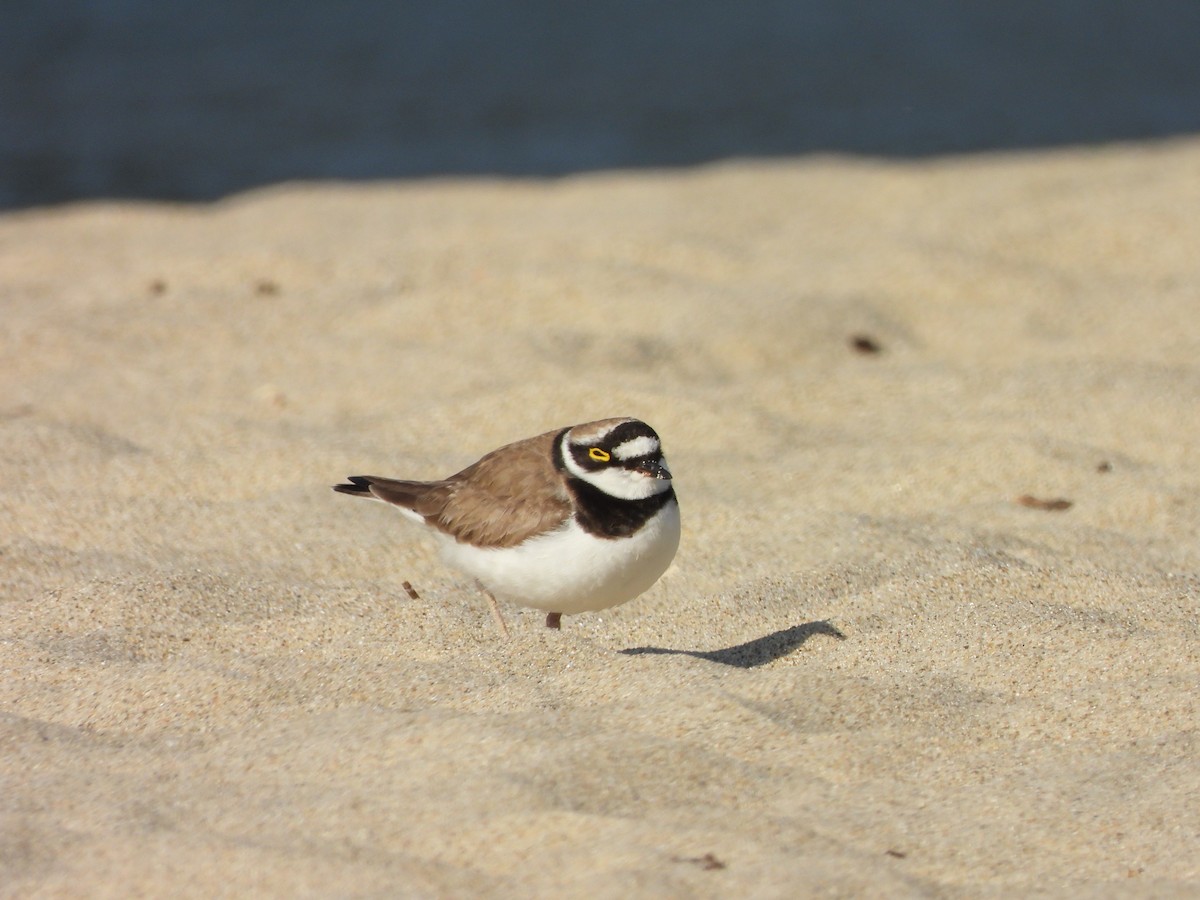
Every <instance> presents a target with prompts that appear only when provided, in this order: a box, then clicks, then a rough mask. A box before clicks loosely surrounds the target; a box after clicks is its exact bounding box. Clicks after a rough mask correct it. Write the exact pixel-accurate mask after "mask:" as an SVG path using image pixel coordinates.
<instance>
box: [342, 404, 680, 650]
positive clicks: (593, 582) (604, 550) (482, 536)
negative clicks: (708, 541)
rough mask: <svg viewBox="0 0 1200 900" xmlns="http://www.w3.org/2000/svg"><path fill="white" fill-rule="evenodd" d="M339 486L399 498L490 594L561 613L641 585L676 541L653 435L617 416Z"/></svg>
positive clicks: (664, 470) (666, 560)
mask: <svg viewBox="0 0 1200 900" xmlns="http://www.w3.org/2000/svg"><path fill="white" fill-rule="evenodd" d="M333 489H334V490H335V491H338V492H340V493H343V494H349V495H351V496H353V497H363V498H366V499H370V500H379V501H382V502H384V503H388V504H391V505H393V506H395V507H396V508H397V509H399V511H400V512H401V513H403V514H404V515H405V516H406V517H407V518H409V519H411V520H413V521H415V522H418V523H420V524H422V525H424V526H425V527H427V528H428V529H429V530H430V531H431V532H432V534H433V535H434V536H435V538H436V539H437V541H438V543H439V544H440V549H441V555H442V559H443V561H445V562H446V563H447V564H449V565H450V566H452V567H454V568H456V569H458V570H459V571H461V572H464V573H466V574H467V575H469V576H471V577H472V578H474V579H475V581H476V582H477V584H478V585H479V587H480V589H481V590H482V592H483V594H484V596H485V598H486V599H487V601H488V604H489V606H490V607H491V610H492V614H493V616H494V617H495V619H496V622H497V624H498V626H499V628H500V631H501V632H502V633H503V634H504V635H506V636H507V635H508V628H507V626H506V625H505V623H504V617H503V615H502V614H501V612H500V608H499V605H498V603H497V598H500V599H502V600H505V601H507V602H511V603H515V604H517V605H518V606H526V607H531V608H533V609H538V610H542V611H544V612H545V613H546V627H547V628H555V629H557V628H560V627H561V622H562V617H563V615H573V614H576V613H583V612H592V611H596V610H601V609H608V608H610V607H613V606H617V605H619V604H622V603H626V602H628V601H630V600H633V599H634V598H635V597H638V596H639V595H641V594H643V593H644V592H645V591H647V590H648V589H649V588H650V587H651V585H653V584H654V583H655V582H656V581H658V579H659V578H660V577H661V576H662V574H663V573H664V572H665V571H666V570H667V567H668V566H670V565H671V562H672V560H673V559H674V558H675V552H676V550H677V549H678V547H679V537H680V518H679V501H678V499H677V498H676V496H675V488H674V483H673V480H672V478H671V470H670V469H669V468H668V467H667V461H666V458H665V457H664V455H663V450H662V441H661V440H660V438H659V436H658V433H657V432H656V431H655V430H654V429H653V428H651V427H650V426H649V425H647V424H646V423H645V422H642V421H641V420H639V419H635V418H629V417H618V418H609V419H600V420H598V421H595V422H586V423H584V424H581V425H572V426H569V427H565V428H558V429H556V430H554V431H547V432H545V433H544V434H539V435H536V436H535V437H530V438H526V439H524V440H520V441H515V442H514V443H511V444H506V445H505V446H503V447H500V448H498V449H496V450H493V451H491V452H490V453H487V454H486V455H484V456H483V457H481V458H480V459H479V460H478V461H477V462H475V463H473V464H472V465H470V466H468V467H467V468H465V469H463V470H462V471H461V472H458V473H456V474H454V475H451V476H449V477H448V478H443V479H441V480H438V481H406V480H400V479H395V478H382V477H379V476H375V475H354V476H350V477H348V478H347V479H346V483H343V484H337V485H334V486H333Z"/></svg>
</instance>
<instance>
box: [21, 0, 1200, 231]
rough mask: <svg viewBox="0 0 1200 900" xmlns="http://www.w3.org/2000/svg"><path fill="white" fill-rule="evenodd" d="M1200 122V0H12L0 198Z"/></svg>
mask: <svg viewBox="0 0 1200 900" xmlns="http://www.w3.org/2000/svg"><path fill="white" fill-rule="evenodd" d="M1197 131H1200V3H1198V2H1196V0H1174V2H1171V0H1165V2H1155V0H1150V2H1143V3H1133V2H1104V0H1040V2H1037V0H1029V2H1011V0H1010V2H1003V3H999V2H972V0H912V2H897V0H838V2H829V0H821V2H818V0H809V2H803V0H801V2H749V3H734V2H727V3H722V2H703V0H694V2H640V3H634V2H608V3H606V2H600V3H586V4H585V3H569V2H564V0H557V2H551V0H535V2H522V3H514V4H506V3H489V2H483V0H457V2H456V0H439V2H422V3H414V2H396V0H366V2H352V3H344V4H334V3H328V4H315V3H313V4H307V3H295V2H282V0H268V2H249V0H210V2H205V3H189V4H182V3H177V4H171V3H163V2H161V0H92V2H85V0H73V2H72V0H62V2H54V3H50V2H43V0H20V2H12V0H0V207H8V208H12V207H21V206H28V205H35V204H44V203H52V202H60V201H67V200H72V199H78V198H89V197H139V198H164V199H166V198H177V199H213V198H218V197H221V196H223V195H226V194H229V193H231V192H235V191H239V190H243V189H246V188H250V187H254V186H257V185H263V184H268V183H272V182H278V181H282V180H291V179H378V178H396V177H411V176H432V175H461V174H499V175H530V176H554V175H560V174H567V173H571V172H579V171H586V170H592V169H600V168H616V167H647V166H680V165H690V164H695V163H701V162H705V161H708V160H716V159H722V158H727V157H779V156H794V155H797V154H806V153H815V152H837V153H852V154H870V155H879V156H886V157H922V156H929V155H938V154H948V153H963V152H976V151H986V150H997V149H999V150H1007V149H1015V148H1038V147H1048V146H1055V145H1062V144H1081V143H1083V144H1092V143H1102V142H1109V141H1118V140H1130V139H1144V138H1158V137H1167V136H1172V135H1179V134H1188V133H1195V132H1197Z"/></svg>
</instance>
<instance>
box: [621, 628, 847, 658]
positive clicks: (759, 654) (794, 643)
mask: <svg viewBox="0 0 1200 900" xmlns="http://www.w3.org/2000/svg"><path fill="white" fill-rule="evenodd" d="M818 634H823V635H825V636H826V637H832V638H837V639H838V640H839V641H844V640H845V639H846V636H845V635H844V634H842V633H841V632H840V631H838V629H837V628H835V627H834V626H833V625H830V624H829V623H828V622H805V623H804V624H803V625H793V626H792V627H791V628H784V629H782V630H781V631H773V632H771V633H770V634H768V635H764V636H763V637H760V638H755V639H754V640H752V641H746V643H744V644H736V645H734V646H732V647H724V648H722V649H720V650H672V649H669V648H667V647H629V648H627V649H625V650H621V651H620V652H621V653H624V654H625V655H626V656H644V655H651V656H653V655H663V654H671V655H676V656H694V657H696V659H706V660H708V661H709V662H715V663H720V664H721V665H723V666H735V667H737V668H739V669H753V668H754V667H755V666H762V665H766V664H767V663H769V662H774V661H775V660H777V659H779V658H780V657H783V656H787V655H788V654H789V653H791V652H792V651H793V650H795V649H796V648H797V647H799V646H800V645H802V644H803V643H804V642H805V641H807V640H808V639H809V638H810V637H813V636H814V635H818Z"/></svg>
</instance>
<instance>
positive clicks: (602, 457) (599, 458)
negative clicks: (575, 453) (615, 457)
mask: <svg viewBox="0 0 1200 900" xmlns="http://www.w3.org/2000/svg"><path fill="white" fill-rule="evenodd" d="M588 456H589V457H591V458H592V459H594V460H595V461H596V462H608V461H609V460H610V459H612V457H611V456H609V455H608V452H607V451H605V450H601V449H600V448H599V447H593V448H592V449H591V450H589V451H588Z"/></svg>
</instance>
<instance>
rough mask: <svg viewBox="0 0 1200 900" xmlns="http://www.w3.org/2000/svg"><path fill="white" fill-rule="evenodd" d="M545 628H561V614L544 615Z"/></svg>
mask: <svg viewBox="0 0 1200 900" xmlns="http://www.w3.org/2000/svg"><path fill="white" fill-rule="evenodd" d="M546 627H547V628H562V613H546Z"/></svg>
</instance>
